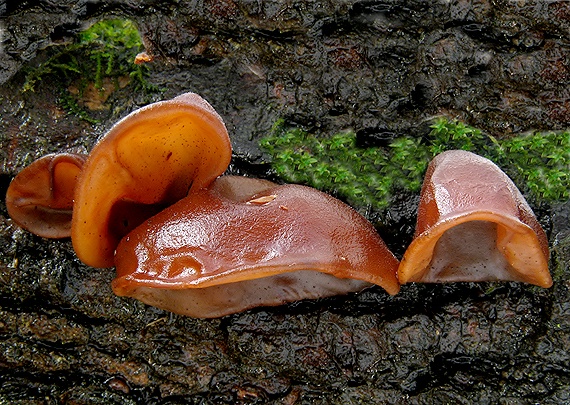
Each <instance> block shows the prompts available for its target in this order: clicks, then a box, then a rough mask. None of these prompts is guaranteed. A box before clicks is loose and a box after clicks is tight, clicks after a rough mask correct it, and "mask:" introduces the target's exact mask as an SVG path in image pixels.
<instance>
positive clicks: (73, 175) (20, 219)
mask: <svg viewBox="0 0 570 405" xmlns="http://www.w3.org/2000/svg"><path fill="white" fill-rule="evenodd" d="M86 158H87V156H85V155H82V154H76V153H59V154H50V155H46V156H44V157H42V158H40V159H38V160H36V161H34V162H33V163H32V164H31V165H29V166H27V167H26V168H24V169H23V170H22V171H21V172H19V173H18V174H17V175H16V177H14V179H13V180H12V182H11V183H10V186H9V187H8V191H7V192H6V208H7V210H8V214H9V215H10V217H11V218H12V220H13V221H14V222H16V223H17V224H18V225H19V226H21V227H22V228H24V229H26V230H28V231H30V232H32V233H33V234H36V235H38V236H41V237H44V238H54V239H59V238H68V237H69V236H71V215H72V211H73V192H74V190H75V186H76V184H77V177H78V176H79V172H80V171H81V169H82V167H83V164H84V163H85V159H86Z"/></svg>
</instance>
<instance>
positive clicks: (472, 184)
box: [398, 150, 552, 288]
mask: <svg viewBox="0 0 570 405" xmlns="http://www.w3.org/2000/svg"><path fill="white" fill-rule="evenodd" d="M548 258H549V251H548V241H547V239H546V235H545V233H544V231H543V229H542V227H541V226H540V224H539V223H538V221H537V220H536V217H535V216H534V213H533V212H532V209H531V208H530V207H529V205H528V203H527V202H526V200H525V199H524V197H523V196H522V194H521V193H520V191H519V190H518V189H517V187H516V186H515V185H514V183H513V182H512V181H511V179H510V178H509V177H508V176H507V175H506V174H505V173H504V172H503V171H502V170H501V169H499V167H497V166H496V165H495V164H494V163H493V162H491V161H490V160H488V159H485V158H483V157H481V156H478V155H475V154H473V153H471V152H467V151H462V150H453V151H447V152H444V153H442V154H440V155H438V156H436V157H435V158H434V159H433V160H432V162H431V163H430V165H429V167H428V170H427V173H426V177H425V179H424V183H423V187H422V191H421V201H420V206H419V208H418V219H417V224H416V232H415V237H414V240H413V241H412V243H411V245H410V246H409V247H408V249H407V250H406V252H405V254H404V257H403V259H402V262H401V264H400V267H399V269H398V278H399V280H400V283H401V284H405V283H407V282H410V281H418V282H456V281H497V280H502V281H522V282H526V283H530V284H535V285H538V286H541V287H545V288H547V287H550V286H551V285H552V278H551V276H550V273H549V271H548Z"/></svg>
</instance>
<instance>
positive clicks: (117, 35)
mask: <svg viewBox="0 0 570 405" xmlns="http://www.w3.org/2000/svg"><path fill="white" fill-rule="evenodd" d="M142 48H143V44H142V40H141V37H140V34H139V32H138V30H137V28H136V26H135V24H134V23H133V22H132V21H130V20H124V19H112V20H104V21H100V22H98V23H96V24H94V25H93V26H91V27H90V28H88V29H87V30H85V31H83V32H81V33H79V35H78V36H77V38H76V42H74V43H72V44H68V45H65V46H56V47H54V48H52V49H51V50H50V52H51V53H52V55H51V56H50V57H49V58H48V59H47V60H46V61H45V62H43V63H42V64H41V65H40V66H38V67H37V68H35V69H33V70H31V71H30V72H29V73H28V74H27V75H26V80H25V83H24V86H23V91H24V92H26V91H33V90H34V89H35V88H36V87H37V86H38V85H40V84H41V83H42V82H43V81H46V79H49V80H50V82H51V83H53V82H54V81H55V82H56V83H58V84H59V86H58V87H59V88H60V90H61V97H60V99H61V100H60V101H61V102H62V105H63V106H64V107H65V108H66V109H67V110H68V111H69V112H71V113H75V114H76V115H79V116H80V117H81V118H84V119H87V120H90V119H89V115H88V114H86V112H85V111H83V112H82V110H81V108H80V107H79V105H78V103H77V101H78V100H80V99H81V97H82V96H83V94H84V92H85V91H86V89H87V88H88V87H89V86H94V87H95V89H97V90H99V91H100V92H101V93H103V91H104V87H106V86H108V84H109V83H113V84H114V87H115V88H118V87H119V81H121V82H123V83H124V81H125V78H126V79H127V80H128V81H130V83H131V84H132V85H134V86H135V88H137V89H140V90H145V91H155V90H156V89H155V88H154V87H153V86H151V85H150V84H149V83H148V82H147V81H146V76H148V68H147V67H146V66H144V65H136V64H135V63H134V59H135V56H136V55H137V54H138V53H139V52H140V51H141V50H142ZM71 83H74V87H76V88H77V90H78V91H76V92H74V94H71V93H70V92H69V91H68V87H69V86H70V84H71Z"/></svg>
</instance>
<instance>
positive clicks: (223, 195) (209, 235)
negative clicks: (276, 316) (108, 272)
mask: <svg viewBox="0 0 570 405" xmlns="http://www.w3.org/2000/svg"><path fill="white" fill-rule="evenodd" d="M115 264H116V267H117V278H116V279H115V280H114V281H113V284H112V286H113V290H114V292H115V293H116V294H117V295H123V296H130V297H134V298H137V299H139V300H141V301H143V302H145V303H147V304H150V305H153V306H157V307H159V308H163V309H167V310H169V311H172V312H175V313H179V314H184V315H189V316H194V317H201V318H209V317H218V316H223V315H227V314H232V313H235V312H239V311H242V310H245V309H248V308H252V307H256V306H273V305H280V304H283V303H286V302H291V301H295V300H300V299H307V298H317V297H326V296H332V295H337V294H344V293H348V292H354V291H360V290H362V289H363V288H365V287H368V286H370V284H369V283H374V284H378V285H380V286H382V287H383V288H385V289H386V290H387V291H388V292H389V293H390V294H396V293H397V292H398V290H399V284H398V281H397V279H396V269H397V267H398V260H397V259H396V258H395V257H394V255H393V254H392V253H391V252H390V251H389V250H388V248H387V247H386V245H385V244H384V242H383V241H382V240H381V238H380V237H379V236H378V234H377V233H376V231H375V229H374V227H373V226H372V225H371V224H370V223H369V222H368V221H367V220H366V219H364V218H363V217H362V216H360V215H359V214H358V213H356V212H355V211H354V210H353V209H351V208H350V207H348V206H347V205H345V204H343V203H342V202H340V201H339V200H336V199H334V198H333V197H330V196H328V195H326V194H324V193H322V192H319V191H317V190H315V189H312V188H309V187H304V186H298V185H283V186H277V185H275V184H273V183H270V182H267V181H264V180H255V179H250V178H245V177H234V176H224V177H221V178H219V179H218V180H216V182H215V183H214V185H213V187H212V188H211V189H209V190H202V191H198V192H196V193H192V194H190V195H188V197H186V198H184V199H182V200H180V201H178V202H177V203H176V204H174V205H172V206H171V207H169V208H167V209H165V210H164V211H162V212H160V213H158V214H157V215H156V216H154V217H152V218H150V219H149V220H147V221H146V222H145V223H144V224H141V226H139V227H138V228H136V229H135V230H133V231H132V232H130V233H129V234H128V235H127V236H126V237H125V238H124V239H123V240H122V241H121V243H120V244H119V246H118V247H117V252H116V256H115Z"/></svg>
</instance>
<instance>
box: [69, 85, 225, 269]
mask: <svg viewBox="0 0 570 405" xmlns="http://www.w3.org/2000/svg"><path fill="white" fill-rule="evenodd" d="M230 158H231V145H230V140H229V136H228V133H227V131H226V127H225V125H224V123H223V121H222V118H221V117H220V116H219V115H218V114H217V113H216V111H215V110H214V109H213V108H212V107H211V106H210V104H208V103H207V102H206V101H205V100H204V99H202V98H201V97H200V96H198V95H197V94H194V93H186V94H183V95H181V96H178V97H176V98H174V99H172V100H169V101H162V102H158V103H155V104H151V105H148V106H146V107H143V108H141V109H139V110H137V111H135V112H133V113H131V114H129V115H128V116H127V117H125V118H123V119H122V120H121V121H119V122H118V123H117V124H115V126H113V128H111V130H110V131H109V132H108V133H107V134H106V135H105V137H104V138H102V139H101V141H100V142H99V143H98V144H97V145H96V146H95V148H93V151H92V152H91V154H90V155H89V158H88V159H87V162H86V163H85V166H84V170H83V171H82V173H81V175H80V178H79V182H78V186H77V191H76V194H75V206H74V212H73V220H72V235H71V238H72V242H73V247H74V249H75V252H76V253H77V256H78V257H79V259H81V261H83V262H84V263H85V264H87V265H90V266H93V267H110V266H112V265H113V253H114V251H115V248H116V246H117V244H118V243H119V241H120V240H121V238H122V237H123V236H124V235H126V234H127V233H128V232H129V231H130V230H132V229H133V228H135V227H136V226H137V225H139V224H140V223H142V222H143V221H144V220H145V219H147V218H149V217H150V216H152V215H154V214H155V213H157V212H158V211H160V210H161V209H162V208H164V207H165V206H168V205H171V204H172V203H174V202H176V201H178V200H179V199H181V198H183V197H185V196H186V195H187V194H188V192H189V190H192V191H193V190H199V189H201V188H203V187H206V186H208V185H209V184H210V183H211V182H212V181H213V180H214V179H215V178H216V177H218V176H219V175H221V174H222V173H223V172H224V171H225V170H226V168H227V166H228V165H229V162H230Z"/></svg>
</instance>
